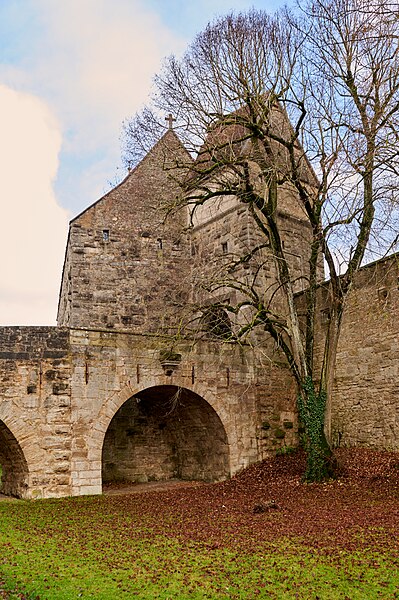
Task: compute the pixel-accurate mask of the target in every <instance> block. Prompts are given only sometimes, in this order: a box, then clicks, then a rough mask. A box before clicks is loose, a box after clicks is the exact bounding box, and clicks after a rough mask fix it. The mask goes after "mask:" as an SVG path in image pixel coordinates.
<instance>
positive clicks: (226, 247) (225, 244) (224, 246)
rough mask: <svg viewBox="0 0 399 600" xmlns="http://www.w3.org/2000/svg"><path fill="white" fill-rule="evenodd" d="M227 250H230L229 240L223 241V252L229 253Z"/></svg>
mask: <svg viewBox="0 0 399 600" xmlns="http://www.w3.org/2000/svg"><path fill="white" fill-rule="evenodd" d="M227 250H228V246H227V242H223V244H222V252H223V254H227Z"/></svg>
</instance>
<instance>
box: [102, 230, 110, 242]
mask: <svg viewBox="0 0 399 600" xmlns="http://www.w3.org/2000/svg"><path fill="white" fill-rule="evenodd" d="M103 241H104V242H109V229H103Z"/></svg>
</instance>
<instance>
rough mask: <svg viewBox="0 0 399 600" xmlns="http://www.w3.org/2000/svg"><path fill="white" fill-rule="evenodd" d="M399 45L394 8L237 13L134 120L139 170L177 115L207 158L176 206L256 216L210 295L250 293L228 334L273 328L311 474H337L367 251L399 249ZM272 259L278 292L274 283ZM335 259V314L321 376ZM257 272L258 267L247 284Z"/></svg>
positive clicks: (190, 172)
mask: <svg viewBox="0 0 399 600" xmlns="http://www.w3.org/2000/svg"><path fill="white" fill-rule="evenodd" d="M388 8H389V10H388ZM398 39H399V20H398V18H397V12H396V10H395V7H393V8H392V5H391V4H390V5H389V7H387V5H386V3H385V2H383V1H382V0H372V1H371V0H334V1H333V2H331V1H329V0H313V1H310V2H309V3H308V4H307V6H306V8H305V9H304V10H303V11H302V12H301V13H300V14H299V15H294V14H292V13H290V12H289V11H288V10H286V9H285V10H283V11H280V12H278V13H276V14H275V15H274V16H270V15H268V14H266V13H265V12H262V11H254V10H253V11H250V12H248V13H244V14H236V15H235V14H230V15H227V16H225V17H222V18H220V19H218V20H217V21H215V22H213V23H211V24H209V25H208V26H207V28H206V29H205V30H204V31H203V32H202V33H200V34H199V35H198V36H197V38H196V39H195V40H194V42H193V43H192V44H191V45H190V47H189V48H188V50H187V51H186V53H185V54H184V56H183V57H182V58H181V59H177V58H176V57H174V56H172V57H170V58H169V59H167V61H166V62H165V65H164V68H163V70H162V72H161V73H160V74H159V75H158V76H157V77H156V79H155V86H156V91H155V94H154V98H153V103H152V105H151V106H149V107H147V108H146V109H145V110H144V111H143V112H142V113H140V114H138V115H136V116H135V117H134V118H133V119H132V120H131V121H130V122H128V123H126V124H125V150H126V152H125V158H126V162H127V163H130V162H131V161H133V162H135V161H136V160H137V158H139V157H140V156H141V155H142V153H143V152H146V151H148V150H149V148H150V147H151V145H153V143H154V141H155V139H156V136H157V135H159V131H160V127H163V126H164V122H163V118H164V115H165V113H171V114H173V115H174V116H175V117H176V130H177V131H178V133H179V136H180V137H181V139H182V141H183V143H184V144H185V146H186V147H187V149H188V150H189V152H190V153H191V155H192V156H193V157H195V160H194V163H193V162H191V161H189V160H188V161H187V165H182V164H181V162H180V163H179V164H176V165H174V166H175V167H178V168H179V169H182V168H187V177H186V178H185V181H184V185H183V187H182V193H181V196H180V197H179V198H177V199H176V203H175V206H174V207H173V208H175V209H179V207H181V206H183V205H184V206H188V207H189V209H190V214H191V219H192V220H194V219H195V215H196V212H197V211H198V210H200V209H202V208H203V207H204V206H207V205H211V204H212V203H217V202H220V201H221V199H226V198H229V197H230V198H234V199H236V201H237V202H239V203H240V204H242V205H244V206H245V207H246V208H247V212H248V214H250V216H251V218H252V222H253V229H254V232H256V235H254V242H253V244H252V246H251V247H250V248H249V249H248V250H247V251H245V252H243V253H242V254H241V255H240V256H230V257H229V259H228V260H224V262H223V264H222V267H221V268H219V272H218V275H217V277H215V278H214V279H213V281H211V282H207V289H208V292H209V293H212V292H215V290H218V289H223V290H226V289H234V290H235V291H236V292H237V293H238V296H236V297H237V298H238V300H237V302H236V303H235V304H231V303H230V304H227V303H226V304H225V305H223V304H219V305H218V308H219V309H223V311H226V312H228V313H229V314H231V315H234V316H235V317H236V326H235V327H234V330H233V333H232V334H229V335H228V336H227V337H229V339H233V340H237V341H240V340H246V339H249V338H250V337H251V336H252V335H253V334H254V332H256V331H257V330H258V329H261V330H262V331H263V330H266V331H267V332H268V333H269V334H270V335H271V337H272V338H273V339H274V340H275V342H276V343H277V344H278V346H279V348H280V349H281V350H282V351H283V352H284V354H285V356H286V358H287V361H288V364H289V367H290V369H291V371H292V374H293V376H294V378H295V380H296V383H297V386H298V407H299V414H300V418H301V420H302V423H303V425H304V427H305V434H306V443H307V449H308V464H307V471H306V475H305V479H306V480H308V481H320V480H322V479H324V478H326V477H329V476H331V474H332V464H331V461H330V457H331V449H330V446H331V430H330V412H331V402H332V386H333V378H334V368H335V360H336V353H337V346H338V341H339V335H340V328H341V322H342V316H343V314H344V310H345V303H346V298H347V295H348V293H349V291H350V289H351V286H352V284H353V280H354V276H355V274H356V273H357V271H358V270H359V268H360V267H361V265H362V261H363V260H364V258H365V256H373V252H375V251H376V250H378V252H379V253H380V254H379V255H380V256H381V252H386V251H389V250H392V249H393V248H394V247H395V244H396V242H397V239H396V237H395V235H396V234H395V223H394V217H395V210H394V209H395V204H397V193H398V183H397V182H398V168H399V164H398V147H399V146H398V131H399V123H398V118H399V49H398ZM160 115H162V116H161V117H160ZM303 148H304V149H305V150H306V154H305V151H304V150H303ZM287 189H288V190H291V191H292V190H294V191H295V198H296V203H297V206H298V210H299V211H300V215H301V218H302V219H303V220H304V221H306V223H307V231H308V232H309V236H308V239H307V243H308V249H309V251H308V265H307V269H306V273H305V274H304V277H305V279H306V281H305V284H306V285H303V284H304V282H303V281H302V282H301V286H300V287H306V292H304V294H305V299H306V319H305V321H306V322H305V324H303V323H301V319H300V315H299V312H298V304H297V302H296V300H295V292H296V290H297V289H298V273H297V272H296V271H295V270H294V269H293V267H292V264H291V261H290V257H289V256H288V254H287V251H286V249H285V247H284V243H283V242H284V240H283V237H284V235H283V232H282V226H281V213H282V205H281V203H282V201H283V200H282V198H283V197H284V194H283V191H285V192H286V191H287ZM169 208H170V207H169ZM376 242H378V244H377V243H376ZM271 257H272V260H273V262H274V265H275V270H276V274H277V287H275V288H273V290H272V289H270V288H268V287H267V285H265V279H264V277H262V272H263V270H264V267H265V264H266V261H270V258H271ZM322 259H324V261H325V264H326V265H327V267H328V273H329V278H330V284H329V286H328V293H329V306H330V309H329V315H328V331H327V334H326V336H325V340H324V358H323V361H322V364H321V366H318V367H317V368H316V366H317V365H316V364H315V359H314V341H315V316H316V308H317V307H316V297H317V288H318V285H319V283H320V280H321V274H322V267H321V265H322V262H323V260H322ZM243 265H245V266H246V267H248V265H250V266H252V268H251V269H249V270H248V269H247V270H246V272H245V273H246V274H245V276H244V277H243V276H242V273H243V271H242V269H241V270H240V268H241V267H242V266H243ZM223 314H225V312H223ZM225 334H226V331H225Z"/></svg>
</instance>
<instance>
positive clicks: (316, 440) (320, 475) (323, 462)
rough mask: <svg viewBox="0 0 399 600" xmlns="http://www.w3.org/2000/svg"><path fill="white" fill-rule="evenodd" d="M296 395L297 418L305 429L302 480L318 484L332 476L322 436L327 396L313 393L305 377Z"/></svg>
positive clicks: (327, 452) (330, 463) (309, 381)
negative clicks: (304, 462) (305, 462)
mask: <svg viewBox="0 0 399 600" xmlns="http://www.w3.org/2000/svg"><path fill="white" fill-rule="evenodd" d="M302 390H303V391H302V393H300V394H299V395H298V412H299V418H300V420H301V422H302V424H303V426H304V429H305V440H304V442H305V450H306V452H307V455H308V457H307V465H306V472H305V475H304V480H305V481H307V482H318V481H324V480H326V479H329V478H330V477H332V476H333V465H332V461H331V454H332V453H331V450H330V447H329V445H328V443H327V440H326V437H325V434H324V414H325V409H326V401H327V395H326V392H325V391H324V390H320V391H319V392H318V393H317V392H316V391H315V386H314V382H313V380H312V378H311V377H307V378H306V379H305V381H304V383H303V386H302Z"/></svg>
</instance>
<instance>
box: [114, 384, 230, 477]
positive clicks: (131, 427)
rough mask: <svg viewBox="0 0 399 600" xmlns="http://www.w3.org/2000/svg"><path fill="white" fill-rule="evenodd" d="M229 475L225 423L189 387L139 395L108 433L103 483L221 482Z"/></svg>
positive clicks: (163, 388) (156, 389)
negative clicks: (169, 480)
mask: <svg viewBox="0 0 399 600" xmlns="http://www.w3.org/2000/svg"><path fill="white" fill-rule="evenodd" d="M229 474H230V464H229V445H228V440H227V435H226V431H225V429H224V426H223V424H222V421H221V420H220V418H219V416H218V415H217V413H216V411H215V410H214V409H213V408H212V407H211V406H210V404H208V402H206V400H204V399H203V398H202V397H201V396H199V395H198V394H196V393H194V392H192V391H191V390H188V389H187V388H181V387H177V386H174V385H158V386H154V387H149V388H146V389H144V390H142V391H140V392H138V393H136V394H135V395H134V396H132V397H131V398H129V399H128V400H127V401H126V402H125V403H124V404H123V405H122V406H121V407H120V408H119V410H118V411H117V412H116V414H115V415H114V417H113V418H112V420H111V422H110V424H109V427H108V429H107V431H106V434H105V438H104V443H103V450H102V478H103V483H109V482H113V481H132V482H147V481H157V480H168V479H186V480H188V479H195V480H203V481H217V480H222V479H225V478H226V477H228V476H229Z"/></svg>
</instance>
